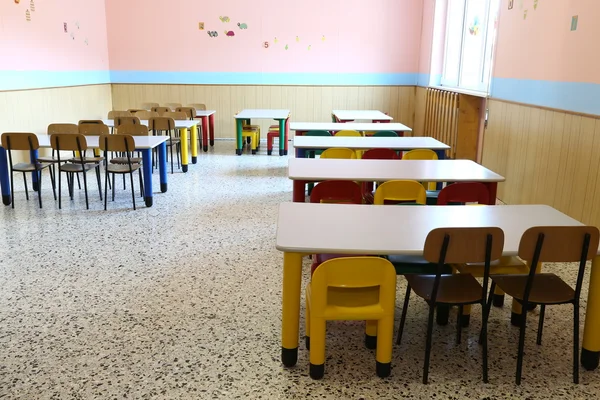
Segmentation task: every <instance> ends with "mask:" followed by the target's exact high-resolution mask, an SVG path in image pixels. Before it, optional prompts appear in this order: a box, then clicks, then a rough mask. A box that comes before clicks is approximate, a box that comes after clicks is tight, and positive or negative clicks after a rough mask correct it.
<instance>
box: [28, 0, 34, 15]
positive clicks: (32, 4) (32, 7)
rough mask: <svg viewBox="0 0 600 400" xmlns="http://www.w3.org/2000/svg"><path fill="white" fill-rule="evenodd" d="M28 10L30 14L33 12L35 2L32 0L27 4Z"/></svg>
mask: <svg viewBox="0 0 600 400" xmlns="http://www.w3.org/2000/svg"><path fill="white" fill-rule="evenodd" d="M29 9H30V10H31V12H34V11H35V2H34V1H33V0H31V1H30V2H29Z"/></svg>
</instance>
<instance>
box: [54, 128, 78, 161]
mask: <svg viewBox="0 0 600 400" xmlns="http://www.w3.org/2000/svg"><path fill="white" fill-rule="evenodd" d="M50 146H52V149H53V150H59V151H62V150H67V151H79V152H84V151H85V150H87V141H86V140H85V136H83V135H82V134H80V133H77V134H64V133H57V134H53V135H50ZM82 154H83V153H82ZM58 157H59V158H60V153H58Z"/></svg>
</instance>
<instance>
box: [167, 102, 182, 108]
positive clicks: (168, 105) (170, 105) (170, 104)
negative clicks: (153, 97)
mask: <svg viewBox="0 0 600 400" xmlns="http://www.w3.org/2000/svg"><path fill="white" fill-rule="evenodd" d="M165 107H169V108H170V109H174V108H177V107H181V103H165Z"/></svg>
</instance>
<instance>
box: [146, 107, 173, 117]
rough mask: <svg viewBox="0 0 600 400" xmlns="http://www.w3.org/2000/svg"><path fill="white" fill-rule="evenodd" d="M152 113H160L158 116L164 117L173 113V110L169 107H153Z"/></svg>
mask: <svg viewBox="0 0 600 400" xmlns="http://www.w3.org/2000/svg"><path fill="white" fill-rule="evenodd" d="M150 111H154V112H155V113H158V115H160V116H162V115H163V114H164V113H166V112H171V111H173V110H171V109H170V108H169V107H152V108H151V110H150Z"/></svg>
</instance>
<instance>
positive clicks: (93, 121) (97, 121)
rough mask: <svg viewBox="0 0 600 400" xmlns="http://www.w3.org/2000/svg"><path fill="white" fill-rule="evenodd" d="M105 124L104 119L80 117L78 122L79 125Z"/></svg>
mask: <svg viewBox="0 0 600 400" xmlns="http://www.w3.org/2000/svg"><path fill="white" fill-rule="evenodd" d="M87 124H90V125H94V124H97V125H104V121H102V120H101V119H80V120H79V122H78V123H77V125H87Z"/></svg>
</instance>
